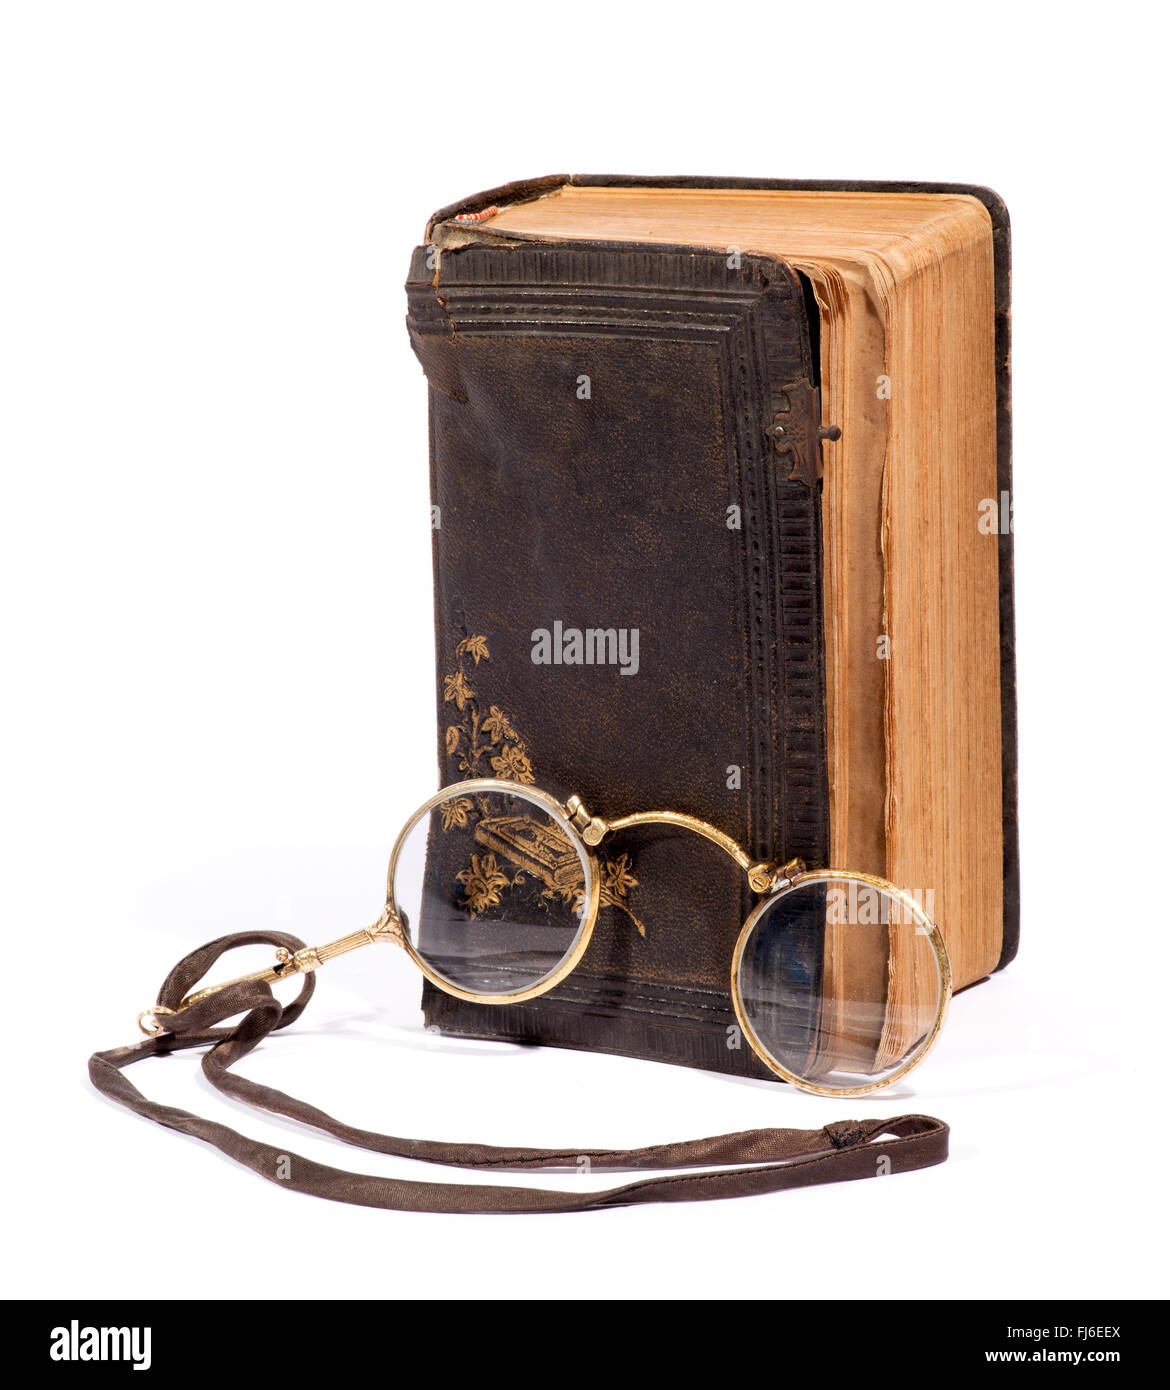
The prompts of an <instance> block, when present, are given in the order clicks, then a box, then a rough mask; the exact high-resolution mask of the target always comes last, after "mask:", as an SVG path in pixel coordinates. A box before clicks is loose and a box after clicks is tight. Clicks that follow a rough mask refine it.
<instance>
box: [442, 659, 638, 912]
mask: <svg viewBox="0 0 1170 1390" xmlns="http://www.w3.org/2000/svg"><path fill="white" fill-rule="evenodd" d="M455 656H456V661H457V664H458V669H457V670H455V671H453V672H452V673H451V674H450V675H447V676H444V677H443V702H444V703H445V704H453V705H454V706H455V710H456V712H457V713H458V714H459V715H460V716H461V718H460V719H458V720H457V721H456V722H454V723H451V724H449V725H448V726H447V728H446V731H445V733H444V736H443V747H444V749H445V751H446V754H447V756H448V757H453V758H455V760H456V767H457V768H458V770H459V772H460V773H462V775H463V776H464V778H474V777H486V776H489V775H491V774H494V775H495V776H497V777H502V778H505V779H506V780H508V781H511V782H522V783H524V784H525V785H531V784H533V783H534V782H535V781H536V773H535V772H534V771H533V767H532V758H531V756H530V754H529V751H528V745H527V744H526V743H525V741H524V740H523V739H522V738H521V737H520V735H519V734H518V733H517V732H516V729H515V726H514V725H513V723H512V721H511V719H510V718H509V717H508V715H507V714H506V713H505V712H504V711H503V710H502V709H501V708H500V706H499V705H489V706H488V712H487V714H486V715H485V714H483V713H482V712H481V709H480V704H479V699H478V697H477V695H476V693H475V690H474V689H473V688H472V686H471V683H470V682H469V681H468V679H467V670H466V668H465V666H464V660H463V659H464V658H467V659H469V660H470V661H471V662H472V663H473V665H475V666H478V665H479V664H480V662H481V661H490V660H491V651H490V650H489V648H488V640H487V638H486V637H485V636H482V635H480V634H475V635H472V636H468V637H464V638H462V639H461V640H460V641H459V643H458V644H457V645H456V647H455ZM477 683H478V682H477ZM489 768H490V769H491V772H490V773H489V771H488V769H489ZM440 809H441V814H442V820H443V829H444V830H451V829H453V828H456V827H457V828H460V829H466V828H467V827H469V826H471V825H472V824H473V823H475V822H476V820H477V819H478V820H479V821H483V820H485V819H486V818H488V816H489V803H488V801H487V799H486V798H485V797H482V796H480V797H477V798H475V799H473V798H471V797H466V796H461V797H457V798H455V799H454V800H452V801H446V802H443V803H442V805H441V808H440ZM455 877H456V879H457V880H458V882H459V883H461V884H462V885H463V888H464V890H465V891H464V896H463V898H462V899H461V900H460V903H459V906H460V907H464V908H467V909H468V910H469V911H470V913H471V915H472V916H475V914H476V913H478V912H483V911H485V910H486V909H487V908H489V907H496V906H498V905H499V903H500V895H501V893H502V892H503V891H504V890H505V889H507V888H512V887H515V886H517V885H519V884H522V883H523V882H525V877H526V875H525V874H524V873H523V872H517V873H515V874H514V875H513V876H512V877H511V878H509V877H508V875H507V874H506V873H504V872H503V871H502V869H501V866H500V863H499V861H498V860H497V859H496V856H495V854H491V853H485V854H473V855H472V856H471V863H470V865H469V866H468V867H467V868H465V869H463V870H462V871H461V872H460V873H458V874H456V876H455ZM637 886H638V880H637V879H636V878H635V877H634V875H633V873H632V872H631V860H630V856H629V855H628V854H620V855H618V856H617V858H616V859H602V860H601V893H600V897H601V901H602V903H604V904H606V905H607V906H609V907H614V908H617V909H618V910H619V911H620V912H623V913H625V915H626V916H627V917H629V919H630V920H631V921H632V922H633V923H634V925H635V926H636V927H637V929H638V933H639V935H641V936H645V935H646V928H645V926H644V924H643V923H642V922H641V921H640V920H639V918H638V917H637V916H636V915H635V913H634V912H633V911H632V909H631V908H630V905H629V901H628V899H629V892H630V889H631V888H636V887H637ZM540 896H541V897H542V898H543V899H545V900H546V901H549V902H551V901H552V900H554V899H558V898H559V899H563V900H565V901H571V902H572V904H573V907H574V910H575V911H577V912H578V913H580V912H581V911H582V910H583V909H584V906H585V878H584V874H582V875H581V878H580V880H579V881H578V882H577V883H576V884H574V885H572V886H570V887H568V888H565V887H561V886H558V887H555V888H554V887H553V884H552V880H551V878H548V879H546V881H545V888H544V890H543V892H542V893H541V895H540Z"/></svg>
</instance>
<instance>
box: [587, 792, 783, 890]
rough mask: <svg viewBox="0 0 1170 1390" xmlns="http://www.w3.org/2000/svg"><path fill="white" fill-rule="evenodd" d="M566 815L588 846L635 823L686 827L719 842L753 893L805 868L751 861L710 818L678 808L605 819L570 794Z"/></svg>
mask: <svg viewBox="0 0 1170 1390" xmlns="http://www.w3.org/2000/svg"><path fill="white" fill-rule="evenodd" d="M565 814H566V815H567V816H568V818H569V824H570V825H571V826H572V827H573V829H574V830H576V831H577V833H578V834H579V835H580V836H581V838H582V839H583V840H584V841H585V843H586V844H587V845H589V846H590V848H595V847H596V846H597V845H599V844H600V843H601V842H602V840H604V839H605V837H606V836H607V835H611V834H613V833H614V832H615V831H619V830H626V829H628V828H630V827H631V826H635V825H673V826H676V827H677V828H679V829H680V830H689V831H691V832H692V833H693V834H695V835H701V836H702V837H703V839H705V840H710V841H711V843H712V844H714V845H718V846H719V848H720V849H721V850H722V851H723V852H724V853H725V854H727V855H729V856H730V857H731V858H732V859H734V860H735V862H736V863H737V864H738V865H739V867H740V868H741V869H742V870H743V871H744V873H746V874H747V876H748V885H749V886H750V888H751V890H752V892H753V893H774V892H778V891H779V890H780V889H781V888H787V887H788V886H789V884H791V883H792V881H793V880H794V879H795V878H796V877H797V876H798V875H800V874H802V873H804V871H805V865H804V861H803V860H801V859H790V860H788V862H787V863H786V864H783V865H778V864H773V863H770V862H768V861H766V860H761V861H757V860H754V859H752V857H751V856H750V855H749V854H748V853H747V852H746V851H745V850H743V849H742V848H741V847H740V846H739V845H737V844H736V842H735V841H734V840H733V839H732V838H731V836H730V835H725V834H724V833H723V831H722V830H719V829H718V828H717V827H716V826H714V825H712V824H711V823H710V822H709V821H705V820H699V818H698V817H697V816H688V815H685V814H684V813H683V812H681V811H635V812H634V813H633V814H632V815H629V816H620V817H619V818H618V819H617V820H612V821H605V820H602V819H601V817H600V816H594V815H591V814H590V813H589V811H588V810H586V808H585V805H584V803H583V802H582V800H581V798H580V797H579V796H571V797H569V799H568V801H566V802H565Z"/></svg>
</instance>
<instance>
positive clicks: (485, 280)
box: [407, 176, 1018, 1077]
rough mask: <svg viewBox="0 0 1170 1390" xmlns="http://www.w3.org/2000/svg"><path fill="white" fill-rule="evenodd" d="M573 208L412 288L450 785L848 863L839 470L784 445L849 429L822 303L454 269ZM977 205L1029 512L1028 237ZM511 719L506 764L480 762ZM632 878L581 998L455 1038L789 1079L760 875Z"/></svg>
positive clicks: (668, 847)
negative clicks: (760, 1026) (1024, 287)
mask: <svg viewBox="0 0 1170 1390" xmlns="http://www.w3.org/2000/svg"><path fill="white" fill-rule="evenodd" d="M566 181H568V180H566V179H564V178H562V177H559V176H558V177H554V178H552V179H548V180H537V181H534V182H532V183H530V184H523V185H510V186H508V187H507V188H505V189H496V190H491V191H490V192H488V193H485V194H481V195H477V196H476V197H475V198H473V199H469V200H467V201H466V202H465V203H462V204H458V205H455V206H453V207H450V208H446V209H443V211H442V212H441V213H439V214H436V217H435V218H434V219H433V220H432V223H431V226H430V227H429V228H428V245H426V246H423V247H420V248H418V249H417V250H416V252H415V254H414V257H413V259H412V263H411V269H410V276H409V280H408V285H407V290H408V300H409V316H408V326H409V330H410V334H411V341H412V343H413V345H414V348H415V351H416V353H417V354H418V356H419V359H420V361H421V362H422V364H423V367H424V370H425V371H426V374H427V378H428V381H429V383H430V419H431V487H432V500H433V504H434V508H435V511H434V513H433V516H434V525H435V529H434V579H435V605H436V646H437V653H436V654H437V661H438V672H437V674H438V684H437V698H438V722H439V735H440V775H441V780H442V782H443V783H444V784H446V783H449V782H454V781H458V780H460V779H462V778H466V777H469V776H512V777H516V776H519V777H520V779H521V780H526V779H528V778H529V777H531V778H534V779H535V782H536V784H537V785H539V786H541V787H543V788H545V789H546V790H548V791H550V792H552V793H553V794H555V795H557V796H559V797H561V798H566V797H568V796H569V795H570V794H572V793H576V794H578V795H579V796H581V797H582V799H583V800H584V802H585V804H586V805H587V806H588V808H589V810H590V811H591V812H593V813H594V814H596V815H600V816H603V817H614V816H618V815H622V814H625V813H627V812H629V811H633V810H648V809H655V808H669V809H671V810H677V811H683V812H687V813H689V814H691V815H695V816H699V817H701V818H703V819H705V820H709V821H711V822H713V823H714V824H716V825H718V826H719V827H720V828H721V829H722V830H724V831H726V832H727V833H729V834H730V835H732V836H733V837H734V838H735V839H737V840H738V841H739V842H740V843H742V844H743V845H744V846H745V847H746V848H748V849H749V851H750V852H751V853H752V854H753V855H754V856H755V857H757V858H759V859H767V860H772V861H779V862H783V861H784V860H786V859H788V858H790V857H792V856H794V855H799V856H800V857H802V858H804V859H807V860H808V861H810V862H812V863H827V862H828V859H829V843H828V786H827V761H826V750H825V696H824V646H823V628H822V613H823V595H822V590H821V581H822V570H821V535H820V525H821V521H820V517H821V498H820V491H819V486H818V485H817V483H816V481H815V468H811V466H810V461H809V459H808V458H807V457H805V458H803V459H798V458H795V457H794V455H793V454H792V453H790V452H782V451H781V449H779V448H777V443H778V439H777V436H776V434H775V432H774V425H775V422H776V421H777V419H779V418H785V419H786V421H787V423H788V424H789V426H790V428H789V429H788V431H787V434H788V435H789V437H791V436H792V434H793V431H792V429H791V426H792V425H795V426H796V430H795V433H796V435H797V436H803V437H804V438H806V439H808V438H811V439H813V440H814V441H815V431H816V427H817V425H818V424H819V423H820V421H819V418H814V417H815V416H816V415H817V413H818V412H819V405H818V404H817V397H816V393H815V389H814V388H815V386H816V385H817V377H816V373H817V363H816V354H815V352H814V350H813V346H812V343H813V336H812V335H813V334H814V333H815V323H813V324H811V325H810V321H809V315H808V309H807V307H806V306H807V300H806V296H805V288H804V286H803V285H802V283H801V281H800V279H799V277H798V276H797V275H796V274H795V273H794V272H793V271H792V270H791V269H790V268H789V267H788V266H786V265H785V264H784V263H783V262H781V261H778V260H775V259H772V258H769V257H763V256H747V255H744V256H742V257H740V258H732V259H733V260H736V263H735V264H729V258H728V257H727V256H726V255H724V254H722V253H717V252H705V251H696V250H695V249H694V248H691V247H679V248H671V247H661V246H641V245H631V244H629V243H611V244H605V243H584V244H583V243H580V242H572V243H551V244H550V243H544V242H532V241H529V242H505V243H500V242H498V241H496V242H491V243H489V242H487V241H486V240H485V239H477V238H476V237H475V234H474V227H473V225H472V227H471V228H470V229H469V232H468V234H467V236H466V237H465V236H464V235H463V234H462V230H461V232H460V234H459V235H457V236H456V237H455V238H448V239H447V242H448V244H446V245H444V246H443V247H442V249H441V250H440V251H439V252H438V254H436V247H435V245H434V243H433V240H432V234H433V231H434V228H435V226H436V225H437V224H438V223H440V222H445V221H446V220H447V219H449V218H450V217H452V216H454V215H455V214H456V213H460V212H475V211H477V210H479V209H481V208H483V207H486V206H488V205H490V204H491V203H494V202H499V203H503V202H515V201H517V199H518V198H519V197H524V196H536V195H538V194H539V193H541V192H545V191H547V190H548V189H549V188H552V187H555V186H557V185H558V184H560V183H563V182H566ZM573 181H575V182H580V183H615V184H617V183H627V184H628V183H652V182H662V183H667V184H672V185H677V184H690V185H696V184H703V183H706V184H709V185H710V186H713V187H714V186H731V185H735V184H740V185H741V186H758V187H777V188H780V187H790V188H795V187H808V188H811V187H825V188H841V187H851V188H873V189H875V190H876V189H880V188H884V189H889V190H891V191H892V190H895V189H902V188H907V187H911V186H910V185H893V184H891V185H872V184H870V185H862V184H848V185H846V184H812V183H798V182H760V181H745V180H725V179H712V180H693V179H665V180H650V179H645V180H643V179H628V178H578V179H575V180H573ZM912 187H916V188H918V189H919V190H920V191H921V190H923V189H924V186H922V185H913V186H912ZM932 190H933V191H939V192H944V191H948V192H949V191H956V190H955V189H954V188H953V186H949V185H932V186H929V187H928V188H926V190H925V191H932ZM957 191H963V192H970V193H974V194H976V195H977V196H981V197H983V198H984V201H985V202H986V201H987V200H988V199H989V198H990V199H991V200H992V202H993V203H994V204H995V206H992V205H991V203H989V208H990V209H991V211H992V217H993V223H994V225H995V229H996V258H997V260H996V264H997V277H998V279H999V289H1000V301H999V303H998V305H997V307H998V309H999V315H998V317H997V325H998V328H999V333H1000V342H999V343H998V344H997V360H998V361H999V363H1000V364H1001V372H1000V379H999V388H1000V402H999V403H1000V422H1001V430H1000V450H999V452H1000V470H1001V486H1002V487H1004V488H1007V487H1010V453H1009V452H1008V450H1009V442H1010V424H1009V414H1008V412H1009V409H1010V406H1009V398H1008V395H1007V377H1006V371H1007V366H1006V353H1007V288H1006V275H1007V269H1006V255H1007V242H1006V226H1007V224H1006V214H1004V213H1003V212H1002V205H1001V204H999V203H998V200H997V199H995V198H994V195H990V194H987V193H986V191H985V190H977V189H968V188H962V189H960V190H957ZM997 209H998V211H997ZM440 239H443V238H440ZM796 416H799V417H800V418H795V417H796ZM812 447H815V442H814V444H813V446H812ZM806 452H807V451H806ZM1001 545H1003V546H1004V547H1005V554H1006V560H1005V554H1001V615H1002V628H1003V632H1002V635H1003V643H1002V645H1003V652H1004V667H1003V669H1004V686H1003V689H1004V711H1005V718H1004V730H1005V737H1004V760H1005V777H1004V787H1005V944H1004V953H1003V958H1002V960H1001V965H1002V964H1004V963H1006V961H1007V960H1008V959H1010V956H1011V955H1012V954H1014V950H1015V942H1016V937H1017V932H1018V928H1017V923H1018V890H1017V887H1016V885H1017V881H1018V880H1017V871H1016V850H1015V846H1016V837H1015V737H1014V731H1015V713H1014V661H1013V651H1014V643H1013V641H1012V613H1011V593H1012V586H1011V537H1010V536H1008V537H1005V538H1003V540H1002V541H1001ZM558 624H559V625H560V626H559V628H558V626H557V625H558ZM588 629H595V630H596V629H603V630H612V631H615V632H616V633H618V634H623V633H624V634H626V645H625V647H624V648H622V649H621V650H622V651H623V652H624V653H625V659H624V661H605V662H599V663H598V664H592V665H586V664H581V665H578V664H569V663H567V662H562V663H561V664H543V663H540V662H537V661H535V660H534V652H535V651H536V650H537V647H538V644H537V643H535V642H534V634H535V633H538V632H546V633H548V635H549V639H550V643H551V645H552V646H553V648H554V649H555V650H556V651H558V652H559V653H560V654H562V655H567V654H568V652H567V651H566V647H565V643H566V642H570V643H571V635H572V632H573V631H574V630H577V631H582V632H584V631H585V630H588ZM634 632H636V633H637V643H638V646H637V663H636V670H634V669H631V668H632V666H633V662H632V660H631V659H630V654H631V647H630V636H631V635H632V634H633V633H634ZM623 669H624V671H625V674H623ZM485 720H486V721H488V722H489V724H490V728H491V729H492V730H494V731H495V734H496V737H494V738H493V737H492V736H491V735H483V736H482V737H478V738H476V739H475V740H469V739H468V738H467V736H466V731H467V730H468V729H469V728H471V727H473V726H474V727H475V728H477V729H482V728H483V724H484V721H485ZM452 728H462V729H463V730H464V734H463V735H451V734H450V733H449V731H450V730H451V729H452ZM505 729H506V730H510V733H508V734H507V735H505V734H504V733H503V731H504V730H505ZM472 743H474V745H475V748H476V750H477V753H476V756H475V757H473V758H471V759H469V757H468V753H467V750H468V748H469V746H471V744H472ZM604 853H605V855H606V864H605V867H606V872H607V875H608V879H607V881H608V882H609V883H610V884H611V886H612V887H613V888H614V891H613V892H612V893H611V894H610V896H611V898H613V899H614V900H615V902H614V905H609V906H603V907H602V910H601V915H600V918H599V921H598V925H597V929H596V931H595V933H594V937H593V941H592V943H591V945H590V947H589V950H588V952H587V953H586V956H585V958H584V960H583V961H582V963H581V965H580V966H579V967H578V968H577V970H576V971H575V972H574V973H573V975H572V976H571V977H570V978H569V979H568V980H566V981H565V982H563V983H562V984H561V985H559V986H558V987H557V988H556V989H555V990H554V991H552V992H551V993H550V994H548V995H546V996H543V997H542V998H539V999H537V1000H534V1001H531V1002H529V1003H526V1004H518V1005H511V1006H507V1007H491V1006H483V1005H476V1004H470V1003H466V1002H464V1001H460V1000H458V999H455V998H453V997H451V996H449V995H446V994H443V993H442V992H440V991H438V990H435V989H434V988H433V987H431V986H430V985H429V984H428V985H426V986H425V987H424V1001H423V1002H424V1009H425V1014H426V1021H427V1023H428V1025H437V1026H438V1027H440V1028H441V1029H442V1030H443V1031H445V1032H452V1033H459V1034H463V1035H474V1036H477V1037H493V1038H507V1039H512V1040H516V1041H531V1042H541V1043H552V1044H557V1045H562V1046H572V1047H585V1048H590V1049H594V1050H600V1051H609V1052H619V1053H625V1054H630V1055H635V1056H640V1057H648V1058H654V1059H659V1060H667V1061H673V1062H681V1063H685V1064H689V1065H694V1066H701V1067H707V1068H712V1069H715V1070H720V1071H727V1072H732V1073H738V1074H744V1075H753V1076H759V1077H771V1075H772V1074H771V1073H770V1072H769V1071H768V1070H767V1069H766V1068H765V1067H764V1066H763V1065H762V1063H760V1062H758V1061H757V1060H756V1059H755V1058H754V1056H753V1054H752V1053H751V1050H750V1048H748V1047H747V1045H746V1044H741V1040H740V1039H739V1036H738V1030H736V1029H735V1028H734V1027H733V1025H734V1023H735V1019H734V1014H733V1010H732V1006H731V1000H730V990H729V972H730V962H731V958H732V950H733V947H734V943H735V940H736V937H737V935H738V933H739V930H740V927H741V925H742V922H743V920H744V917H745V916H746V914H747V912H748V910H749V909H750V906H751V903H752V901H753V898H752V895H751V894H750V893H749V891H748V889H747V884H746V879H745V877H744V875H743V874H742V872H741V871H740V870H739V869H738V868H737V867H736V866H735V865H734V864H732V863H731V861H729V860H728V859H726V857H725V856H723V855H722V854H721V853H720V851H718V850H717V849H716V848H715V847H713V846H711V845H709V844H707V843H706V842H704V841H701V840H698V839H696V838H695V837H692V836H680V835H678V834H668V833H665V832H662V831H657V830H654V831H651V830H648V829H646V830H641V831H638V832H627V833H626V834H625V835H623V836H622V838H621V840H620V842H617V841H615V842H613V843H609V842H607V844H606V846H605V847H604ZM806 964H807V967H808V969H810V970H815V969H816V968H817V965H818V963H817V962H815V961H809V962H807V963H806Z"/></svg>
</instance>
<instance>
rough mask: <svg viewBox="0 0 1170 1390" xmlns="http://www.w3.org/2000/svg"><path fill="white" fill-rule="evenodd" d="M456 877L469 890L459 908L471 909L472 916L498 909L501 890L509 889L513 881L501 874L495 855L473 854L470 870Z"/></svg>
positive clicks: (465, 870)
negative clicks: (487, 909)
mask: <svg viewBox="0 0 1170 1390" xmlns="http://www.w3.org/2000/svg"><path fill="white" fill-rule="evenodd" d="M455 877H456V878H457V879H458V880H459V882H460V883H462V885H463V887H464V888H465V889H466V890H467V892H466V896H465V897H463V898H461V899H460V901H459V906H460V907H466V908H470V910H471V914H472V916H474V915H475V914H476V913H477V912H483V911H484V909H485V908H488V907H496V906H497V905H498V904H499V901H500V889H501V888H507V887H508V885H509V884H510V883H511V881H512V880H511V879H509V878H508V876H507V874H502V873H500V866H499V865H498V864H497V863H496V856H495V855H494V854H473V855H472V856H471V866H470V868H467V869H464V870H463V871H462V872H461V873H457V874H456V875H455Z"/></svg>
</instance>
